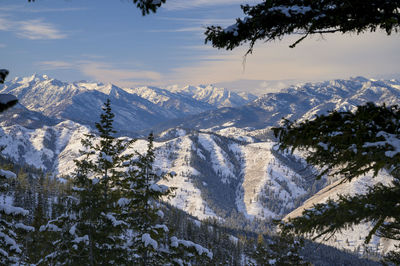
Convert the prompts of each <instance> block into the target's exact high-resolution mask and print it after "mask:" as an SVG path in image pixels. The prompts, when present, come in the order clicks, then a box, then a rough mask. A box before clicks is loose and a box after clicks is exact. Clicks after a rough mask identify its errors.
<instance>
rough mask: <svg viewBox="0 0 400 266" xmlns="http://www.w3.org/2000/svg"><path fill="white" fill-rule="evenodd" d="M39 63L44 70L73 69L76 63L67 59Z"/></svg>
mask: <svg viewBox="0 0 400 266" xmlns="http://www.w3.org/2000/svg"><path fill="white" fill-rule="evenodd" d="M38 65H39V66H40V67H41V69H43V70H54V69H73V68H74V66H75V65H74V64H72V63H70V62H65V61H42V62H39V63H38Z"/></svg>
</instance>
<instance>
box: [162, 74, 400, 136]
mask: <svg viewBox="0 0 400 266" xmlns="http://www.w3.org/2000/svg"><path fill="white" fill-rule="evenodd" d="M399 98H400V81H397V80H373V79H366V78H363V77H356V78H351V79H349V80H331V81H324V82H317V83H306V84H299V85H294V86H291V87H289V88H287V89H284V90H282V91H280V92H277V93H268V94H265V95H264V96H262V97H260V98H258V99H257V100H255V101H253V102H250V103H248V104H247V105H243V106H240V107H236V108H232V107H226V108H220V109H217V110H211V111H208V112H203V113H201V114H198V115H194V116H189V117H185V118H182V119H176V120H171V121H166V122H165V123H164V124H162V125H160V127H159V130H160V131H163V130H165V129H167V128H171V127H176V126H180V127H183V128H196V129H208V128H215V129H216V130H219V129H222V128H227V127H237V128H245V127H252V128H255V129H263V128H266V127H269V126H276V125H278V124H279V122H280V121H281V119H282V117H285V118H290V119H291V120H296V119H310V118H311V117H312V116H314V115H316V114H322V113H326V112H327V111H329V110H333V109H336V110H352V109H354V108H355V107H356V106H357V105H361V104H364V103H366V102H375V103H378V104H382V103H386V104H387V105H393V104H398V103H399Z"/></svg>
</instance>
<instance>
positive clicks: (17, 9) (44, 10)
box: [0, 5, 88, 13]
mask: <svg viewBox="0 0 400 266" xmlns="http://www.w3.org/2000/svg"><path fill="white" fill-rule="evenodd" d="M87 9H88V8H86V7H65V8H43V7H40V8H36V7H35V5H32V6H29V7H26V6H23V5H14V6H3V7H0V11H7V12H11V11H13V12H21V13H53V12H73V11H85V10H87Z"/></svg>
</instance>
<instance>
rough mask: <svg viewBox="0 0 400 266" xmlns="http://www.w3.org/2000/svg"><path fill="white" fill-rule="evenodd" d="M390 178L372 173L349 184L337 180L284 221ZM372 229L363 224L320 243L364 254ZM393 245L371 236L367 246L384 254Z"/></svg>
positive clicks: (382, 174) (359, 192)
mask: <svg viewBox="0 0 400 266" xmlns="http://www.w3.org/2000/svg"><path fill="white" fill-rule="evenodd" d="M391 180H392V177H391V176H389V175H388V174H387V173H386V172H381V173H380V174H379V175H378V176H377V177H375V178H373V175H372V173H371V174H368V175H365V176H361V177H359V178H357V179H355V180H353V181H351V182H345V183H343V184H340V181H341V180H337V181H336V182H334V183H332V184H331V185H329V186H327V187H325V188H324V189H322V190H321V191H319V192H318V193H316V194H315V195H314V196H312V197H311V198H310V199H308V200H307V201H305V203H304V204H303V205H302V206H300V207H299V208H297V209H296V210H294V211H292V212H290V213H289V214H288V215H287V216H286V217H285V219H287V218H290V217H296V216H299V215H301V213H302V212H303V210H304V209H310V208H312V206H313V205H314V204H317V203H324V202H326V201H327V200H328V199H333V200H336V199H338V195H352V196H354V195H357V194H364V193H366V192H367V189H368V187H370V186H373V185H374V184H377V183H379V182H380V183H382V184H386V185H389V183H390V181H391ZM371 229H372V225H371V224H369V223H363V224H360V225H358V226H354V227H353V228H352V229H347V230H342V231H341V232H338V233H336V234H335V235H334V236H333V237H332V238H330V239H329V240H327V241H323V242H322V243H324V244H326V245H330V246H334V247H337V248H345V249H348V250H351V251H356V252H357V251H358V252H359V253H360V254H362V253H364V251H365V246H364V240H365V237H366V236H367V235H368V232H369V231H370V230H371ZM394 244H396V245H398V244H399V243H396V242H395V241H393V240H388V239H383V238H380V237H377V236H373V238H372V240H371V243H370V244H369V245H368V249H369V250H370V251H375V252H378V253H386V252H387V251H389V250H393V249H394V248H395V247H394Z"/></svg>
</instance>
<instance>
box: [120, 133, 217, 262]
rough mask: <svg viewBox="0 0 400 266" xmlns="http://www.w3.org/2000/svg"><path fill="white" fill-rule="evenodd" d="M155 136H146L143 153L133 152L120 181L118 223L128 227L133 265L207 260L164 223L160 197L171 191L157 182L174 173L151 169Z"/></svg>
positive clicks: (205, 254)
mask: <svg viewBox="0 0 400 266" xmlns="http://www.w3.org/2000/svg"><path fill="white" fill-rule="evenodd" d="M153 141H154V137H153V134H150V135H149V137H148V149H147V152H146V153H145V154H140V153H136V155H137V158H136V160H132V161H131V163H130V165H129V168H128V170H127V173H128V175H127V176H126V178H125V179H123V180H122V182H121V187H122V195H124V197H123V198H121V199H120V201H119V202H118V203H119V206H121V208H122V211H121V220H123V221H124V222H126V223H127V224H128V225H129V226H128V228H129V230H130V232H129V233H128V234H127V235H128V246H129V248H130V249H131V252H132V254H131V255H130V258H131V259H132V261H131V263H133V264H134V265H166V264H179V265H191V264H192V263H199V262H200V261H207V260H208V257H210V258H211V256H212V255H211V253H210V252H209V251H208V250H207V249H205V248H203V247H202V246H200V245H198V244H195V243H193V242H191V241H186V240H181V239H178V238H177V237H175V236H172V235H171V234H170V230H169V228H168V227H167V225H166V224H165V223H164V222H163V217H164V213H163V211H162V210H161V206H160V201H161V199H162V198H165V197H171V196H172V191H173V188H168V187H167V186H165V185H159V184H157V183H156V182H158V181H160V180H162V179H166V178H168V177H173V176H174V173H168V174H164V175H162V174H157V173H155V171H154V170H153V163H154V160H155V154H154V146H153Z"/></svg>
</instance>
